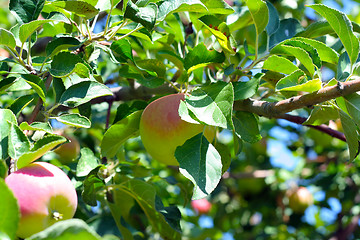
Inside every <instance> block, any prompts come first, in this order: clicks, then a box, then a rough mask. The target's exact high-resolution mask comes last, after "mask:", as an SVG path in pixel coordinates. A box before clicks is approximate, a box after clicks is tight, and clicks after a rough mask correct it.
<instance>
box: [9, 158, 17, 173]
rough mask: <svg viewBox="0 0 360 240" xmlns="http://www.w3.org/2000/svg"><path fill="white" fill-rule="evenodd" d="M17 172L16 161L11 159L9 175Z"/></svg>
mask: <svg viewBox="0 0 360 240" xmlns="http://www.w3.org/2000/svg"><path fill="white" fill-rule="evenodd" d="M16 170H17V167H16V159H13V158H11V160H10V167H9V174H10V173H13V172H15V171H16Z"/></svg>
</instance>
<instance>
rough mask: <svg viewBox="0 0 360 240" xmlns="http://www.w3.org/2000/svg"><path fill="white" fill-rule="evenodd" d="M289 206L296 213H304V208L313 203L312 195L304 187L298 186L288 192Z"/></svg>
mask: <svg viewBox="0 0 360 240" xmlns="http://www.w3.org/2000/svg"><path fill="white" fill-rule="evenodd" d="M288 198H289V207H290V208H291V209H292V210H293V211H294V212H295V213H298V214H302V213H304V211H305V210H306V208H308V207H309V206H310V205H312V204H313V203H314V197H313V195H312V194H311V192H310V191H309V190H308V189H307V188H306V187H299V188H298V189H296V190H295V191H290V193H289V196H288Z"/></svg>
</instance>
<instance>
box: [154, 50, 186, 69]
mask: <svg viewBox="0 0 360 240" xmlns="http://www.w3.org/2000/svg"><path fill="white" fill-rule="evenodd" d="M157 54H159V55H160V56H161V57H163V58H166V59H168V60H169V61H171V62H172V63H174V65H175V66H176V67H177V68H178V69H179V70H182V69H183V68H184V59H182V58H181V57H180V56H179V55H177V54H176V53H175V52H173V51H169V50H161V51H159V52H157Z"/></svg>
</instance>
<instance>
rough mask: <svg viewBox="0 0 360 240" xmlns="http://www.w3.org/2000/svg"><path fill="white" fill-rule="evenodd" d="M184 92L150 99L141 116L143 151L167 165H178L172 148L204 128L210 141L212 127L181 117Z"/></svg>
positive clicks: (212, 134) (212, 136)
mask: <svg viewBox="0 0 360 240" xmlns="http://www.w3.org/2000/svg"><path fill="white" fill-rule="evenodd" d="M184 99H185V94H184V93H178V94H171V95H167V96H165V97H161V98H159V99H157V100H155V101H153V102H151V103H150V104H149V105H148V106H147V107H146V108H145V110H144V111H143V113H142V115H141V119H140V136H141V140H142V142H143V144H144V147H145V149H146V151H147V152H148V153H149V154H150V156H151V157H152V158H154V159H155V160H157V161H159V162H161V163H164V164H167V165H175V166H177V165H179V163H178V162H177V160H176V158H175V156H174V155H175V150H176V148H177V147H178V146H181V145H183V144H184V143H185V142H186V140H188V139H190V138H192V137H194V136H195V135H197V134H199V133H201V132H203V131H204V135H205V137H206V138H207V140H208V141H209V142H212V140H213V139H214V137H215V128H214V127H211V126H204V125H202V124H195V123H189V122H186V121H184V120H182V119H181V118H180V116H179V113H178V110H179V105H180V101H181V100H184Z"/></svg>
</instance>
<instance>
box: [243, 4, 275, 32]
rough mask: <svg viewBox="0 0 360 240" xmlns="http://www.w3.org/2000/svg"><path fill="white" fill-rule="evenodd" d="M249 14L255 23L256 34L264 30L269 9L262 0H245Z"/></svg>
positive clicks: (267, 20)
mask: <svg viewBox="0 0 360 240" xmlns="http://www.w3.org/2000/svg"><path fill="white" fill-rule="evenodd" d="M246 5H247V6H248V8H249V11H250V13H251V16H252V18H253V20H254V23H255V28H256V35H259V34H260V33H261V32H262V31H264V29H265V27H266V26H267V25H268V22H269V10H268V7H267V5H266V3H265V2H264V1H262V0H246Z"/></svg>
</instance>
